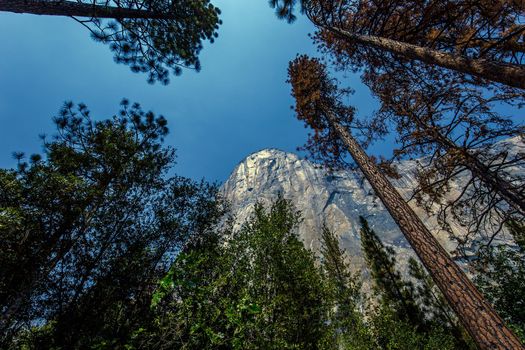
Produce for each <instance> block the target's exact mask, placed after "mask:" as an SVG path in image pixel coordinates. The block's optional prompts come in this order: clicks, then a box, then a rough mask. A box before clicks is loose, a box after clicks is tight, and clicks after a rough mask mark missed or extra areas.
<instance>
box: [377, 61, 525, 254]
mask: <svg viewBox="0 0 525 350" xmlns="http://www.w3.org/2000/svg"><path fill="white" fill-rule="evenodd" d="M429 75H430V76H431V79H430V80H427V77H428V76H429ZM367 84H368V85H369V86H371V88H372V91H374V94H375V95H376V96H377V97H378V98H379V99H380V101H381V108H380V110H379V111H378V113H376V115H375V116H374V117H373V118H374V120H375V121H376V122H377V123H384V125H385V124H389V125H390V126H394V127H395V129H396V133H397V141H398V142H399V143H400V145H399V147H398V148H397V149H396V150H394V152H393V153H394V157H395V159H403V158H408V157H410V158H412V157H418V158H420V162H421V163H422V164H421V166H420V167H419V169H418V174H417V177H416V178H417V180H418V185H419V188H418V189H417V190H416V192H415V195H414V197H415V199H416V200H417V201H418V203H419V204H420V205H421V206H423V207H424V208H425V209H426V210H427V211H429V212H432V211H434V210H436V207H437V208H438V216H437V217H438V220H439V221H440V223H441V224H442V226H443V227H444V228H445V229H447V230H449V232H450V233H451V234H452V231H451V229H450V225H449V221H450V220H449V218H450V217H452V218H454V219H456V222H459V223H461V224H462V225H463V226H464V227H466V228H467V232H468V233H469V234H467V235H466V236H464V237H456V238H457V239H458V240H459V242H460V243H462V245H463V244H465V243H469V244H470V242H467V241H466V240H465V237H466V238H467V240H469V238H470V237H476V238H479V237H480V236H481V235H484V236H485V238H486V239H485V240H484V241H483V243H484V244H486V243H487V242H490V241H492V240H493V239H494V237H495V236H496V235H497V234H498V233H499V231H501V230H502V228H503V227H504V225H506V223H507V222H511V221H523V220H525V190H524V189H523V188H521V187H520V183H521V182H522V181H523V176H522V174H520V172H519V171H516V169H519V167H522V166H524V165H525V158H524V156H523V154H521V153H520V152H516V151H515V150H512V149H509V146H508V144H507V143H503V142H498V141H501V140H502V139H504V138H511V137H516V139H518V140H520V141H523V139H522V135H523V132H524V128H523V125H520V124H515V123H513V121H512V118H511V117H509V116H504V115H502V114H501V113H498V112H497V111H495V110H494V108H493V104H494V103H499V102H504V103H510V104H512V101H511V100H512V98H513V97H515V96H516V95H515V94H513V93H509V94H503V95H494V96H492V97H487V96H486V95H487V94H486V92H484V91H482V90H480V89H474V88H471V87H466V86H464V85H463V84H462V83H460V82H459V83H458V82H457V81H455V80H454V79H453V77H451V76H448V75H444V74H442V73H441V72H439V71H436V70H430V69H427V70H426V71H425V74H424V75H421V74H418V72H417V71H416V70H415V69H406V68H404V67H402V66H401V65H400V67H395V68H392V70H391V71H389V72H384V73H381V74H380V73H377V74H370V75H368V76H367ZM460 178H461V180H460V181H456V180H459V179H460ZM452 186H453V187H452ZM451 188H454V189H457V191H451ZM473 203H475V204H473Z"/></svg>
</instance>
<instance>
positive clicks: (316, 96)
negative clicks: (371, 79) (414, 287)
mask: <svg viewBox="0 0 525 350" xmlns="http://www.w3.org/2000/svg"><path fill="white" fill-rule="evenodd" d="M288 72H289V81H290V83H291V84H292V94H293V96H294V97H295V100H296V107H295V110H296V113H297V117H298V119H300V120H304V121H305V123H306V124H307V125H308V126H310V127H311V128H312V129H313V130H314V131H315V134H314V135H313V136H312V137H311V138H310V145H312V147H311V150H312V151H317V152H320V153H321V154H332V155H335V156H337V157H338V158H340V157H341V155H343V154H344V151H345V148H343V146H344V147H346V150H347V151H348V152H349V153H350V155H351V156H352V158H353V159H354V161H355V162H356V163H357V165H358V166H359V168H360V169H361V171H362V172H363V174H364V175H365V177H366V178H367V180H368V181H369V183H370V185H371V186H372V188H373V189H374V191H375V193H376V194H377V195H378V197H379V198H380V199H381V201H382V202H383V204H384V205H385V207H386V208H387V210H388V211H389V213H390V214H391V215H392V217H393V219H394V220H395V221H396V223H397V224H398V226H399V228H400V229H401V231H402V232H403V234H404V235H405V237H406V238H407V240H408V241H409V243H410V244H411V246H412V248H413V249H414V251H415V252H416V254H417V255H418V257H419V258H420V260H421V261H422V263H423V264H424V265H425V267H426V268H427V270H428V271H429V273H430V274H431V276H432V278H433V279H434V281H435V282H436V285H437V286H438V287H439V289H440V290H441V292H442V293H443V295H444V296H445V298H446V299H447V301H448V302H449V304H450V305H451V307H452V308H453V309H454V311H455V312H456V314H457V315H458V317H459V319H460V321H461V322H462V324H463V326H464V327H465V328H466V329H467V330H468V332H469V333H470V335H471V336H472V338H473V339H474V341H475V342H476V343H477V344H478V345H479V346H480V347H481V348H483V349H485V348H487V349H488V348H492V347H496V348H502V349H503V348H508V347H514V348H522V347H523V346H522V345H521V344H520V342H519V340H518V339H517V338H516V336H515V335H514V334H513V333H512V332H511V331H510V330H509V329H508V328H506V327H505V325H504V323H503V321H502V320H501V318H500V317H499V316H498V315H497V314H496V312H495V311H494V310H493V309H492V307H491V306H490V304H489V303H488V302H487V301H486V300H484V299H483V297H482V296H481V294H480V293H479V292H478V291H477V290H476V288H475V286H474V285H473V283H472V282H471V281H470V280H469V279H468V277H467V276H466V275H465V274H464V272H463V271H462V270H461V269H460V268H459V267H458V266H457V265H456V264H455V263H454V261H453V260H452V259H451V258H450V257H449V255H448V253H447V252H446V251H445V250H444V249H443V247H441V245H440V244H439V243H438V242H437V240H436V239H435V238H434V237H433V236H432V234H431V233H430V232H429V230H428V229H427V228H426V227H425V225H424V224H423V223H422V221H421V220H420V219H419V218H418V217H417V215H416V214H415V213H414V211H413V210H412V209H411V208H410V207H409V206H408V204H407V203H406V202H405V201H404V199H403V198H402V197H401V195H400V194H399V193H398V192H397V191H396V189H395V188H394V187H393V186H392V184H391V183H390V182H389V181H388V180H387V179H386V177H385V176H384V175H383V174H382V173H381V171H380V170H379V168H378V167H377V166H376V165H375V164H374V163H372V161H371V160H370V158H368V156H367V155H366V153H365V152H364V151H363V149H362V148H361V146H360V145H359V143H358V142H357V141H356V140H355V139H354V138H353V137H352V135H351V134H350V132H349V131H348V129H347V128H346V127H345V126H346V125H351V123H352V119H353V109H352V108H350V107H347V106H345V105H344V104H343V103H342V102H341V101H340V99H341V95H342V92H341V90H339V89H338V88H337V85H336V84H335V82H334V81H333V80H331V79H330V78H329V77H328V75H327V73H326V67H325V66H324V65H323V64H321V63H320V62H319V60H317V59H310V58H308V57H306V56H299V57H297V58H296V59H295V60H294V61H293V62H291V63H290V66H289V71H288ZM319 141H323V143H321V142H319ZM331 141H333V142H331ZM481 310H482V311H481Z"/></svg>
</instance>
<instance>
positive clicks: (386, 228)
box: [222, 149, 454, 268]
mask: <svg viewBox="0 0 525 350" xmlns="http://www.w3.org/2000/svg"><path fill="white" fill-rule="evenodd" d="M398 169H399V171H400V174H403V177H402V178H401V179H399V180H396V181H394V183H395V186H396V187H397V188H398V189H399V191H400V192H401V193H403V194H404V195H407V196H408V195H409V193H410V190H411V188H413V185H414V181H415V180H414V178H413V169H414V164H413V163H412V162H406V163H402V164H399V165H398ZM222 191H223V193H224V196H225V197H226V199H227V200H229V201H230V202H231V205H232V211H233V213H235V214H236V217H237V222H243V221H244V220H245V219H246V218H248V217H249V215H250V214H251V212H252V210H253V207H254V205H255V203H256V202H257V201H260V202H262V203H263V204H269V203H270V202H271V201H272V200H274V199H275V198H276V197H277V195H278V194H279V193H282V194H283V196H284V198H287V199H289V200H291V201H292V203H294V205H295V206H296V208H297V209H298V210H300V211H301V213H302V216H303V222H302V223H301V225H300V227H299V236H300V237H301V238H302V240H303V241H304V243H305V245H306V246H307V247H309V248H310V249H312V250H314V251H318V249H319V246H320V241H319V239H320V232H321V229H322V225H323V222H326V224H327V225H328V227H329V228H331V229H332V230H333V231H334V232H335V233H336V234H337V235H338V236H339V238H340V244H341V245H342V247H343V248H344V249H346V251H347V252H348V254H349V256H351V257H352V259H351V260H352V263H353V264H355V265H356V266H355V267H356V268H357V267H359V266H360V265H361V264H362V259H361V249H360V244H361V243H360V239H359V229H360V226H359V216H364V217H365V218H367V220H368V221H369V223H370V225H371V227H373V228H374V230H376V232H377V233H378V234H379V236H380V237H381V239H382V240H383V242H385V243H386V244H389V245H392V246H393V247H394V248H395V249H396V250H397V251H398V253H400V255H401V256H400V257H401V260H404V259H406V258H407V256H408V255H407V254H410V253H409V251H410V250H409V249H408V248H409V247H408V243H407V242H406V241H405V239H404V238H403V236H402V234H401V232H400V231H399V229H398V228H397V226H396V224H395V222H394V221H393V220H392V219H391V217H390V215H389V214H388V212H387V211H386V209H385V208H384V207H383V205H382V204H381V202H380V200H379V199H378V198H377V197H376V196H375V195H374V194H373V192H372V189H371V188H370V186H369V185H368V183H367V182H366V181H365V180H364V179H363V177H362V175H361V174H360V173H359V172H357V171H338V172H333V173H329V172H328V171H327V170H325V169H323V168H321V167H319V166H318V165H316V164H314V163H312V162H310V161H308V160H304V159H299V158H298V157H297V156H296V155H295V154H292V153H286V152H283V151H279V150H276V149H265V150H262V151H259V152H257V153H254V154H251V155H249V156H248V157H247V158H246V159H244V160H243V161H242V162H241V163H240V164H239V165H238V166H237V167H236V168H235V170H234V171H233V173H232V174H231V176H230V177H229V179H228V180H227V181H226V182H225V183H224V185H223V187H222ZM416 210H417V211H418V214H420V215H422V217H423V218H424V219H425V222H426V223H428V224H429V228H431V229H432V231H433V232H435V234H436V236H437V237H438V239H439V240H440V242H441V243H442V244H443V245H444V246H445V247H446V248H447V249H449V250H451V249H453V248H454V246H453V245H452V244H451V242H450V241H449V240H448V239H447V235H446V234H445V233H444V232H442V231H440V230H439V229H437V225H436V224H435V220H432V219H430V220H429V219H428V217H427V216H426V215H425V214H424V213H422V212H421V211H420V210H419V209H417V208H416Z"/></svg>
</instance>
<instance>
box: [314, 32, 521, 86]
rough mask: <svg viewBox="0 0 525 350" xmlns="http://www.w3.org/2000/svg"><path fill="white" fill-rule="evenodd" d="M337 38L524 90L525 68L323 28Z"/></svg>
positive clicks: (382, 38)
mask: <svg viewBox="0 0 525 350" xmlns="http://www.w3.org/2000/svg"><path fill="white" fill-rule="evenodd" d="M314 23H315V22H314ZM320 26H321V27H322V28H324V29H326V30H328V31H330V32H332V33H335V34H336V35H338V36H340V37H342V38H344V39H346V40H350V41H352V42H356V43H359V44H362V45H366V46H372V47H375V48H378V49H380V50H385V51H389V52H392V53H394V54H397V55H400V56H404V57H406V58H409V59H414V60H418V61H421V62H425V63H428V64H431V65H436V66H440V67H444V68H448V69H452V70H455V71H458V72H461V73H466V74H471V75H474V76H477V77H480V78H483V79H487V80H492V81H495V82H498V83H502V84H505V85H509V86H513V87H517V88H520V89H525V68H524V67H522V66H520V65H512V64H507V63H500V62H493V61H489V60H485V59H467V58H464V57H461V56H457V55H452V54H450V53H446V52H442V51H439V50H434V49H430V48H427V47H421V46H417V45H413V44H409V43H405V42H402V41H397V40H392V39H388V38H384V37H378V36H372V35H361V34H357V33H353V32H349V31H346V30H343V29H341V28H337V27H328V26H323V25H320Z"/></svg>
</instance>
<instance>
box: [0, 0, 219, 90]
mask: <svg viewBox="0 0 525 350" xmlns="http://www.w3.org/2000/svg"><path fill="white" fill-rule="evenodd" d="M0 11H8V12H15V13H28V14H34V15H50V16H69V17H72V18H73V19H75V20H76V21H77V22H79V23H81V24H82V25H83V26H85V27H86V28H88V30H89V31H90V32H91V36H92V38H93V39H95V40H96V41H100V42H102V43H104V44H108V45H109V47H110V49H111V50H112V51H113V52H114V54H115V62H117V63H123V64H126V65H128V66H130V68H131V70H132V71H133V72H143V73H147V74H148V82H149V83H153V82H155V81H159V82H161V83H163V84H167V83H168V82H169V71H170V70H172V72H173V74H175V75H179V74H181V72H182V68H194V69H196V70H197V71H198V70H200V67H201V65H200V61H199V58H198V55H199V53H200V51H201V49H202V44H203V41H204V40H210V41H211V42H213V41H214V38H216V37H217V36H218V34H217V29H218V26H219V25H220V24H221V21H220V20H219V14H220V11H219V9H218V8H216V7H214V6H213V5H212V4H211V3H210V1H209V0H183V1H173V0H140V1H133V0H124V1H121V0H117V1H102V2H97V1H94V0H80V1H53V0H3V1H0Z"/></svg>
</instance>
